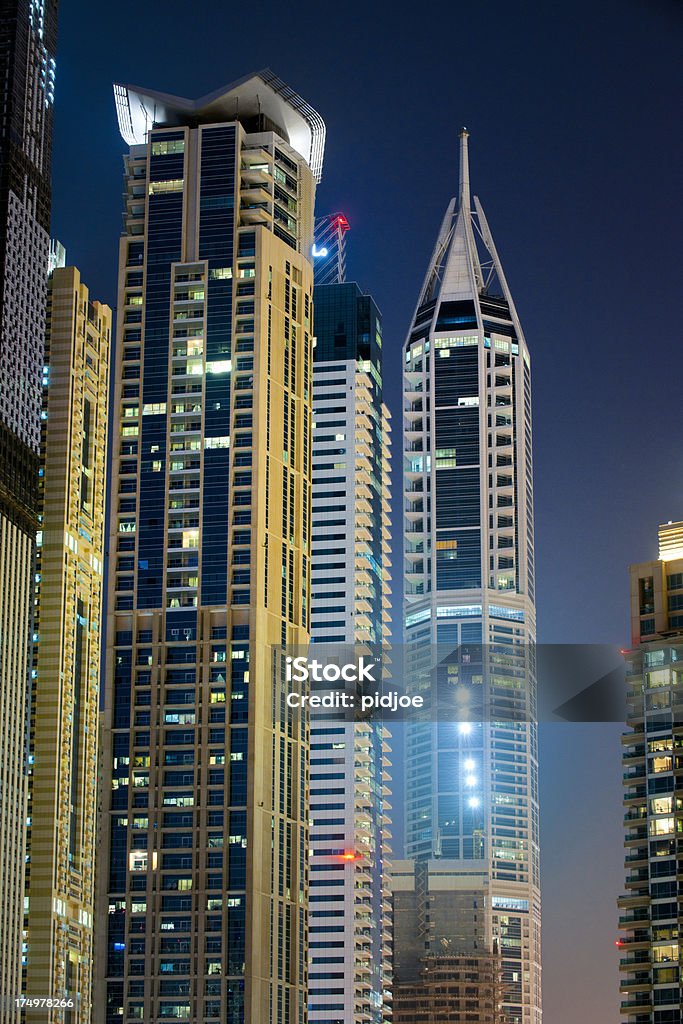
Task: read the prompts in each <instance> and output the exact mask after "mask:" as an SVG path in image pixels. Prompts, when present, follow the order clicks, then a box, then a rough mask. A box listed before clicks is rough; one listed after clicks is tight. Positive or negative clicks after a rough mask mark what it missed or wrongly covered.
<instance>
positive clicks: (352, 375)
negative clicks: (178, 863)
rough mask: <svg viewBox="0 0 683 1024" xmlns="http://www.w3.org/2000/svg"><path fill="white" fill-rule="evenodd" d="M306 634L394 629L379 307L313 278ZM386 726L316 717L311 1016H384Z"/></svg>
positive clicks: (329, 636) (379, 633)
mask: <svg viewBox="0 0 683 1024" xmlns="http://www.w3.org/2000/svg"><path fill="white" fill-rule="evenodd" d="M314 297H315V311H316V313H315V316H316V320H315V323H316V327H315V330H316V347H315V353H314V363H313V407H314V427H313V512H312V520H313V540H312V566H311V568H312V588H313V589H312V595H311V642H312V643H313V644H329V645H337V644H360V645H363V644H370V645H373V646H374V645H380V644H382V643H383V642H384V641H385V640H387V639H388V635H389V612H388V607H389V583H390V552H389V500H390V487H389V441H390V434H389V430H390V426H389V413H388V410H387V408H386V406H385V405H384V403H383V400H382V358H381V353H382V333H381V318H380V314H379V310H378V309H377V307H376V305H375V303H374V302H373V300H372V298H371V297H370V296H369V295H363V293H362V292H361V290H360V288H359V287H358V285H356V284H351V283H347V284H327V285H316V287H315V291H314ZM387 740H388V734H387V732H386V730H385V729H384V728H383V726H382V724H381V723H380V722H358V723H345V722H343V721H332V720H330V719H329V718H325V717H324V716H321V715H315V714H314V715H313V718H312V722H311V774H310V794H311V876H310V916H309V938H310V950H309V965H310V966H309V1018H308V1019H309V1021H310V1022H311V1024H329V1022H330V1021H332V1020H334V1021H335V1022H340V1024H355V1022H357V1021H367V1022H368V1024H369V1022H372V1024H382V1022H383V1021H387V1020H390V1019H391V1002H390V998H389V996H388V990H389V986H390V972H389V966H390V948H389V947H390V939H391V935H390V922H389V917H390V914H389V910H390V908H389V902H388V897H389V894H388V876H387V872H388V860H387V858H388V855H389V852H390V851H389V846H388V840H389V833H388V825H389V820H388V811H389V806H388V788H387V781H388V778H389V776H388V769H389V761H388V753H389V746H388V743H387Z"/></svg>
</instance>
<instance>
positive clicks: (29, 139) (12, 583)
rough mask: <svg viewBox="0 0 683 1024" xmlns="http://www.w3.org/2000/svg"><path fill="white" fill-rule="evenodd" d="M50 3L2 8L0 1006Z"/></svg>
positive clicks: (24, 678)
mask: <svg viewBox="0 0 683 1024" xmlns="http://www.w3.org/2000/svg"><path fill="white" fill-rule="evenodd" d="M56 41H57V3H56V0H15V2H7V3H4V4H3V5H2V10H1V11H0V82H1V83H2V99H1V101H0V102H1V106H2V120H1V121H0V579H2V587H0V679H1V680H2V685H1V686H0V999H2V1000H5V1002H4V1003H3V1010H4V1012H5V1013H7V1014H8V1017H7V1019H8V1020H11V1019H14V1014H15V1012H16V1013H18V1008H16V1007H15V1006H14V1003H13V1000H14V999H15V998H16V997H17V996H18V994H19V993H20V991H21V932H22V923H23V914H24V907H23V901H24V849H25V846H24V844H25V819H26V794H27V776H26V760H27V750H26V741H27V737H28V712H29V702H30V698H29V673H30V632H31V611H32V606H33V561H34V556H35V540H34V538H35V534H36V530H37V528H38V519H37V514H38V513H37V504H38V494H37V482H38V465H39V450H40V405H41V372H42V367H43V344H44V333H45V296H46V288H47V260H48V246H49V241H50V236H49V231H50V157H51V149H52V112H53V107H52V104H53V97H54V93H53V90H54V75H55V48H56Z"/></svg>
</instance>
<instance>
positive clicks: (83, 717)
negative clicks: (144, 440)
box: [24, 267, 112, 1024]
mask: <svg viewBox="0 0 683 1024" xmlns="http://www.w3.org/2000/svg"><path fill="white" fill-rule="evenodd" d="M111 326H112V314H111V310H110V308H109V307H108V306H106V305H102V304H101V303H99V302H91V301H90V298H89V294H88V289H87V288H86V286H85V285H84V284H83V283H82V281H81V276H80V273H79V271H78V270H77V269H76V268H75V267H68V268H62V269H56V270H54V271H53V273H52V276H51V278H50V282H49V290H48V305H47V333H46V345H45V363H44V370H43V384H44V391H43V436H42V446H41V449H42V450H41V477H40V514H41V529H40V532H39V534H38V557H37V564H36V581H37V583H36V605H35V622H34V657H33V683H32V702H31V739H30V748H29V749H30V760H29V765H30V767H29V807H28V862H27V868H26V896H27V906H26V931H25V943H26V945H25V951H24V992H25V993H26V995H27V996H29V997H30V996H34V995H39V994H41V993H42V994H46V993H50V995H51V996H52V997H53V998H55V999H57V1000H65V1001H66V1003H67V1004H68V1003H69V1002H71V1004H72V1005H71V1006H68V1005H67V1006H62V1007H56V1008H54V1009H51V1010H47V1011H46V1017H45V1020H47V1021H55V1022H57V1021H59V1022H64V1024H85V1022H87V1021H90V1019H91V1018H90V1009H91V1001H92V990H91V982H92V955H93V948H92V947H93V942H92V939H93V919H94V907H93V898H94V874H95V863H94V861H95V824H96V810H97V733H98V715H99V707H98V705H99V691H100V686H99V682H100V657H101V647H100V637H101V635H102V629H103V623H102V596H103V593H102V574H103V566H104V546H105V537H104V525H105V490H106V453H107V403H108V389H109V347H110V341H111Z"/></svg>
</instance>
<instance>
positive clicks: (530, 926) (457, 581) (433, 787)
mask: <svg viewBox="0 0 683 1024" xmlns="http://www.w3.org/2000/svg"><path fill="white" fill-rule="evenodd" d="M403 439H404V445H403V450H404V473H403V485H404V524H405V582H404V615H405V617H404V626H405V640H406V645H407V648H406V651H407V657H408V658H409V659H415V658H419V657H420V652H421V651H422V652H423V653H424V652H426V651H427V650H428V649H433V648H434V645H437V644H438V645H440V650H443V649H445V650H447V651H451V650H456V649H457V655H456V656H454V658H453V659H452V666H451V667H450V668H449V672H450V673H452V676H451V678H450V679H449V684H450V683H457V684H461V685H460V689H459V696H460V697H461V699H462V703H461V704H460V708H459V714H458V715H454V716H452V717H451V718H450V719H449V718H448V717H447V716H446V717H443V718H441V719H439V720H434V721H426V720H425V721H415V720H412V721H411V722H409V723H408V726H407V731H406V853H407V856H408V857H410V858H412V859H415V860H421V861H422V860H426V861H435V862H436V861H438V863H439V870H440V871H442V872H444V871H447V870H451V871H452V873H453V874H454V875H455V876H458V877H459V878H460V880H461V885H462V886H463V887H464V888H466V889H469V890H472V889H476V888H479V889H480V890H481V894H482V895H481V900H480V906H481V911H480V913H482V914H483V919H484V920H485V922H486V944H487V946H488V948H489V950H492V949H493V948H494V946H496V947H497V948H498V949H499V950H500V955H501V967H502V986H503V991H504V995H505V1012H506V1014H507V1018H506V1019H507V1020H508V1021H510V1022H511V1024H538V1022H539V1021H540V1014H541V979H540V895H539V852H538V766H537V729H536V725H535V724H534V721H533V718H534V714H535V706H534V694H535V684H534V657H533V644H534V641H535V607H534V561H533V482H532V451H531V371H530V359H529V351H528V349H527V345H526V342H525V339H524V335H523V333H522V329H521V325H520V323H519V319H518V317H517V313H516V311H515V307H514V303H513V301H512V297H511V295H510V292H509V289H508V287H507V283H506V281H505V276H504V273H503V269H502V266H501V264H500V260H499V258H498V254H497V252H496V249H495V246H494V243H493V239H492V237H491V234H490V231H489V228H488V224H487V222H486V219H485V216H484V213H483V210H482V208H481V205H480V203H479V201H478V200H477V199H476V197H475V198H474V200H472V199H471V197H470V188H469V168H468V156H467V132H466V131H463V132H462V134H461V174H460V191H459V196H458V198H457V200H456V199H454V200H453V201H452V202H451V204H450V205H449V207H448V210H447V212H446V216H445V218H444V221H443V224H442V228H441V231H440V234H439V237H438V239H437V243H436V246H435V249H434V254H433V256H432V259H431V261H430V265H429V268H428V271H427V275H426V279H425V283H424V286H423V289H422V292H421V294H420V298H419V301H418V304H417V309H416V312H415V315H414V318H413V322H412V324H411V327H410V331H409V333H408V338H407V342H406V347H405V372H404V431H403ZM484 708H485V709H486V713H484V712H483V710H481V711H480V709H484ZM484 719H485V720H484ZM398 980H400V979H398Z"/></svg>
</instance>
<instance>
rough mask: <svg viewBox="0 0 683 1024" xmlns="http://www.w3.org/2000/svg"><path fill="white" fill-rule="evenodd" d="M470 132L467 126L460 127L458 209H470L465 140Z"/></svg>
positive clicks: (467, 158) (468, 165) (468, 164)
mask: <svg viewBox="0 0 683 1024" xmlns="http://www.w3.org/2000/svg"><path fill="white" fill-rule="evenodd" d="M469 135H470V133H469V132H468V130H467V128H461V129H460V190H459V198H458V209H459V211H461V210H469V209H470V163H469V156H468V153H467V140H468V138H469Z"/></svg>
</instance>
